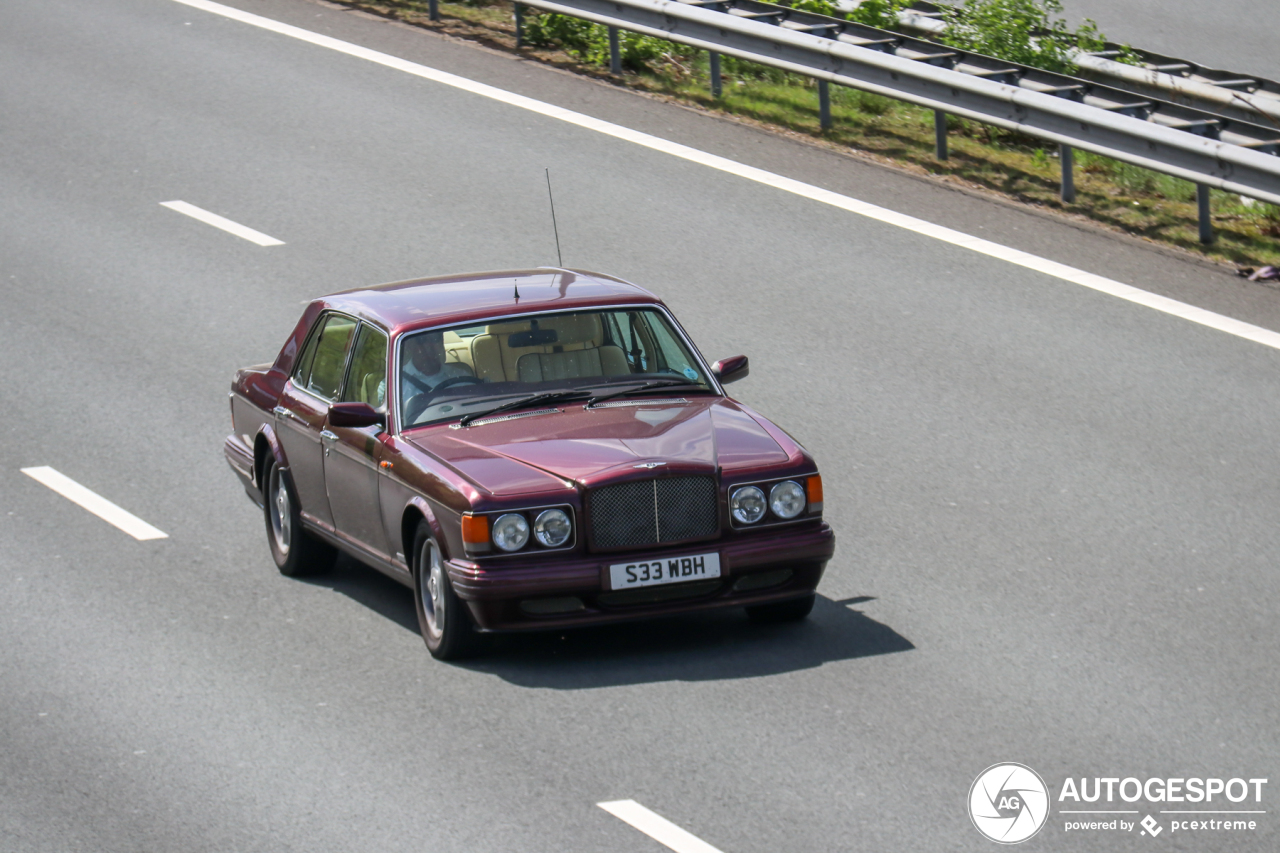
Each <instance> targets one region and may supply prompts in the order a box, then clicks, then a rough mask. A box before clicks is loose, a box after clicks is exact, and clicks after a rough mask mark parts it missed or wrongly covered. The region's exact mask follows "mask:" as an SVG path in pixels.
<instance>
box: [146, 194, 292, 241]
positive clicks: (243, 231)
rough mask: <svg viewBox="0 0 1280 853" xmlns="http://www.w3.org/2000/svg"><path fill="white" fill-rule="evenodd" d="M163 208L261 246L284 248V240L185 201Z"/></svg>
mask: <svg viewBox="0 0 1280 853" xmlns="http://www.w3.org/2000/svg"><path fill="white" fill-rule="evenodd" d="M160 206H161V207H167V208H169V209H170V210H176V211H177V212H178V213H181V214H184V215H186V216H190V217H191V218H192V219H198V220H200V221H201V222H203V223H204V224H205V225H212V226H213V227H214V228H221V229H222V230H223V231H226V232H227V233H228V234H234V235H236V236H237V237H241V238H243V239H245V240H248V241H249V242H250V243H257V244H258V245H259V246H283V245H284V241H283V240H277V239H276V238H275V237H271V236H268V235H266V234H263V233H262V232H261V231H254V230H253V229H252V228H250V227H248V226H247V225H241V224H240V223H239V222H232V221H231V220H230V219H227V218H226V217H224V216H219V215H218V214H216V213H210V212H209V211H207V210H204V209H202V208H199V207H196V206H195V205H194V204H187V203H186V202H185V201H162V202H160Z"/></svg>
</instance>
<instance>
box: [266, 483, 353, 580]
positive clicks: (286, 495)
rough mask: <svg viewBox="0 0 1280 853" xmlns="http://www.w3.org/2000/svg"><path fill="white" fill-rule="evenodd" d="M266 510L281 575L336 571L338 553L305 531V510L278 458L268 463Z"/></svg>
mask: <svg viewBox="0 0 1280 853" xmlns="http://www.w3.org/2000/svg"><path fill="white" fill-rule="evenodd" d="M262 481H263V482H264V483H266V486H267V487H266V490H265V491H264V492H263V495H262V497H263V501H262V504H263V510H264V514H265V515H266V521H267V544H268V545H270V546H271V558H272V559H273V560H275V561H276V568H278V569H279V570H280V574H282V575H285V576H287V577H291V578H298V577H305V576H307V575H318V574H322V573H323V572H327V571H328V570H329V569H331V568H333V563H334V561H335V560H336V559H337V557H338V552H337V551H336V550H334V548H333V547H332V546H330V545H329V544H327V543H325V542H321V541H320V540H319V539H316V538H315V537H314V536H312V535H311V534H310V533H308V532H307V531H305V530H303V529H302V510H301V508H300V507H299V506H298V498H297V494H296V493H295V492H294V490H293V484H292V483H291V482H290V481H289V472H288V471H285V470H283V469H281V468H280V466H279V465H277V464H276V460H275V459H269V460H267V470H266V476H264V477H263V478H262Z"/></svg>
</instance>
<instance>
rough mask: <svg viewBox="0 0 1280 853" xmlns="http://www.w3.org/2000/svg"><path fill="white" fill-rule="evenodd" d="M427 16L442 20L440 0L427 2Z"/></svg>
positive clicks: (434, 19)
mask: <svg viewBox="0 0 1280 853" xmlns="http://www.w3.org/2000/svg"><path fill="white" fill-rule="evenodd" d="M427 17H429V18H430V19H431V20H433V21H438V20H440V0H431V2H430V3H428V4H427Z"/></svg>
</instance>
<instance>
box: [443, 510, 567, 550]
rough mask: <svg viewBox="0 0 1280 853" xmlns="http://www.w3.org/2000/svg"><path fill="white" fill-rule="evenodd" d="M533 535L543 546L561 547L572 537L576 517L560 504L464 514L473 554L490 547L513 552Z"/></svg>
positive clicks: (464, 538)
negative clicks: (547, 506)
mask: <svg viewBox="0 0 1280 853" xmlns="http://www.w3.org/2000/svg"><path fill="white" fill-rule="evenodd" d="M530 519H532V520H533V523H532V524H530ZM531 536H532V539H533V541H534V543H535V544H536V545H540V546H541V547H543V548H562V547H564V546H565V545H566V544H568V543H569V541H570V540H571V539H572V538H573V520H572V519H571V518H570V516H569V513H568V512H567V511H566V510H564V509H559V508H552V509H544V510H529V511H527V512H504V513H501V514H497V515H464V516H463V518H462V541H463V544H464V545H465V546H466V549H467V552H468V553H471V554H483V553H486V552H488V551H489V550H491V547H492V548H497V549H498V550H499V551H501V552H504V553H508V554H510V553H513V552H515V551H519V550H520V549H522V548H524V547H525V546H526V545H528V544H529V539H530V538H531Z"/></svg>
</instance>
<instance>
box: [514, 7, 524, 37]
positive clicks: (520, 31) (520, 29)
mask: <svg viewBox="0 0 1280 853" xmlns="http://www.w3.org/2000/svg"><path fill="white" fill-rule="evenodd" d="M516 47H524V6H523V5H522V4H520V3H517V4H516Z"/></svg>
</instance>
